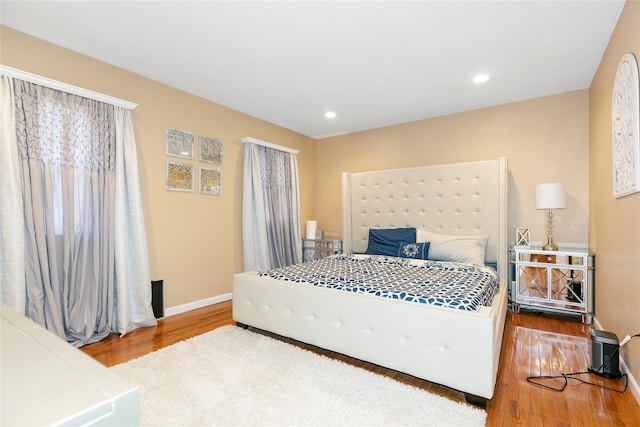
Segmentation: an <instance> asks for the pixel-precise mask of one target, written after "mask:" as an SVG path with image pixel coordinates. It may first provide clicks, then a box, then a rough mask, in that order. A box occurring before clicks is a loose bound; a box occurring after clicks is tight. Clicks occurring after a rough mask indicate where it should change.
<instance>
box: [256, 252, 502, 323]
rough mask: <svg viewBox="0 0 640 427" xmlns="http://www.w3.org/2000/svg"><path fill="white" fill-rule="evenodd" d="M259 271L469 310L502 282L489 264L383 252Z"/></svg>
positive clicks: (483, 302) (482, 302) (488, 299)
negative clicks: (416, 259) (424, 258)
mask: <svg viewBox="0 0 640 427" xmlns="http://www.w3.org/2000/svg"><path fill="white" fill-rule="evenodd" d="M259 275H260V276H267V277H272V278H274V279H279V280H286V281H291V282H298V283H308V284H312V285H315V286H321V287H325V288H332V289H339V290H342V291H346V292H356V293H363V294H369V295H375V296H380V297H384V298H392V299H397V300H403V301H409V302H415V303H418V304H431V305H436V306H441V307H452V308H457V309H460V310H468V311H475V310H477V308H478V307H480V306H483V305H485V306H489V305H491V300H492V299H493V297H494V295H495V294H496V292H497V291H498V287H499V280H498V275H497V274H496V272H495V271H494V270H492V269H490V268H484V267H476V266H473V265H469V264H458V263H451V262H441V261H420V262H416V261H415V260H409V259H406V258H394V257H386V256H379V255H374V256H370V257H368V258H364V259H363V258H361V257H354V256H352V255H336V256H332V257H327V258H323V259H320V260H317V261H311V262H306V263H302V264H296V265H290V266H287V267H282V268H278V269H275V270H271V271H266V272H262V273H259Z"/></svg>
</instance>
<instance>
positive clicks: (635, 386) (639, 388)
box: [593, 317, 640, 404]
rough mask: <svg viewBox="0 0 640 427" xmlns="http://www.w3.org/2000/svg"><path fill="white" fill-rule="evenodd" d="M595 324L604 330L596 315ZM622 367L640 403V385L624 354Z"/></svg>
mask: <svg viewBox="0 0 640 427" xmlns="http://www.w3.org/2000/svg"><path fill="white" fill-rule="evenodd" d="M593 326H595V327H596V329H598V330H600V331H602V330H604V329H603V328H602V325H601V324H600V322H598V319H597V318H595V317H594V318H593ZM620 367H621V368H622V371H623V372H624V373H625V374H627V379H628V380H629V384H628V387H629V389H631V394H633V397H635V399H636V402H638V404H640V385H638V382H637V381H636V379H635V378H634V376H633V375H631V372H630V371H629V368H628V367H627V364H626V363H624V359H623V358H622V356H620Z"/></svg>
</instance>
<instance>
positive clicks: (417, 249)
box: [398, 242, 429, 259]
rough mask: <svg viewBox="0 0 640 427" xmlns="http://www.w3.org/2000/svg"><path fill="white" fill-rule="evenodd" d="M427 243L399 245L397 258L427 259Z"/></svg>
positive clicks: (403, 243)
mask: <svg viewBox="0 0 640 427" xmlns="http://www.w3.org/2000/svg"><path fill="white" fill-rule="evenodd" d="M428 254H429V242H423V243H405V242H402V243H400V246H398V256H399V257H401V258H414V259H428V258H427V256H428Z"/></svg>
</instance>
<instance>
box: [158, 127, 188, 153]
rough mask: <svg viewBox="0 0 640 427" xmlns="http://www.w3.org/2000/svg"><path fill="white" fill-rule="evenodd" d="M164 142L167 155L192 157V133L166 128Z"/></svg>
mask: <svg viewBox="0 0 640 427" xmlns="http://www.w3.org/2000/svg"><path fill="white" fill-rule="evenodd" d="M165 144H166V154H167V156H173V157H182V158H183V159H193V134H192V133H191V132H187V131H186V130H180V129H174V128H167V132H166V137H165Z"/></svg>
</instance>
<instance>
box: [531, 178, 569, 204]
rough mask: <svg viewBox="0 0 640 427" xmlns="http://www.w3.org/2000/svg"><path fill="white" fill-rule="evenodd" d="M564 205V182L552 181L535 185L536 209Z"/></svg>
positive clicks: (565, 201) (565, 202)
mask: <svg viewBox="0 0 640 427" xmlns="http://www.w3.org/2000/svg"><path fill="white" fill-rule="evenodd" d="M566 207H567V200H566V197H565V193H564V184H562V183H559V182H552V183H549V184H538V185H536V209H564V208H566Z"/></svg>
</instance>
